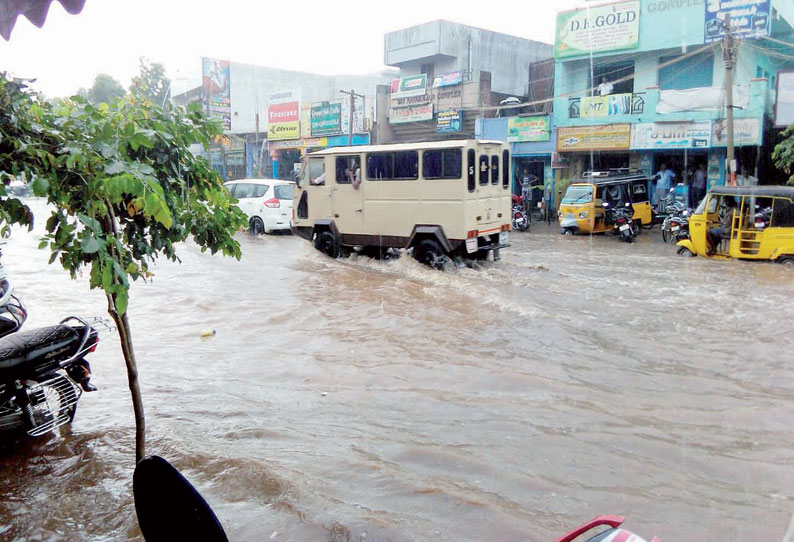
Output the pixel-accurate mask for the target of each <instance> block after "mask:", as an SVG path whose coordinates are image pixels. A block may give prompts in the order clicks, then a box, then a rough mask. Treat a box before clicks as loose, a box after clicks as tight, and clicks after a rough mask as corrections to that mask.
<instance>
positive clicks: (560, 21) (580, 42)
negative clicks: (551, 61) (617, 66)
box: [554, 0, 640, 58]
mask: <svg viewBox="0 0 794 542" xmlns="http://www.w3.org/2000/svg"><path fill="white" fill-rule="evenodd" d="M639 32H640V2H639V0H634V1H631V2H620V3H617V4H609V5H606V6H595V7H591V8H588V9H577V10H573V11H564V12H562V13H560V14H558V15H557V35H556V38H555V41H554V57H555V58H565V57H569V56H579V55H585V54H589V53H590V52H591V51H592V52H594V53H602V52H604V51H619V50H622V49H635V48H636V47H637V45H638V43H639Z"/></svg>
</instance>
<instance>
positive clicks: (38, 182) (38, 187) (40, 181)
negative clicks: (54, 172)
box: [30, 176, 50, 198]
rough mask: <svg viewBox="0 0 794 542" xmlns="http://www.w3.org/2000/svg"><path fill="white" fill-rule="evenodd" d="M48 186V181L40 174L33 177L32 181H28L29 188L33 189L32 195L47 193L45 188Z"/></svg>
mask: <svg viewBox="0 0 794 542" xmlns="http://www.w3.org/2000/svg"><path fill="white" fill-rule="evenodd" d="M49 186H50V183H49V182H48V181H47V179H46V178H45V177H41V176H37V177H36V178H35V179H33V182H31V183H30V189H31V190H32V191H33V195H34V196H37V197H39V198H40V197H42V196H46V195H47V188H48V187H49Z"/></svg>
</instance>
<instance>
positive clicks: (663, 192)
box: [653, 163, 675, 211]
mask: <svg viewBox="0 0 794 542" xmlns="http://www.w3.org/2000/svg"><path fill="white" fill-rule="evenodd" d="M653 178H654V179H655V180H656V207H657V208H658V209H659V210H660V211H664V200H665V198H666V197H667V193H668V192H669V191H670V187H671V186H672V185H673V179H675V172H674V171H673V170H672V169H667V164H665V163H662V164H661V165H660V166H659V171H658V172H657V173H656V175H654V176H653Z"/></svg>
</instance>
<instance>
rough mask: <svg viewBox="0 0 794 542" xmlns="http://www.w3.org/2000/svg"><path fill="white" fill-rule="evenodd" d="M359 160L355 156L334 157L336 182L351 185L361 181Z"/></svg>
mask: <svg viewBox="0 0 794 542" xmlns="http://www.w3.org/2000/svg"><path fill="white" fill-rule="evenodd" d="M360 164H361V158H360V157H359V156H358V155H357V154H353V155H349V156H337V157H336V182H337V183H338V184H352V183H353V182H356V183H357V182H358V181H360V180H361V165H360Z"/></svg>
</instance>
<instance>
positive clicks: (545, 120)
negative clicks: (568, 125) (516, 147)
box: [507, 116, 549, 143]
mask: <svg viewBox="0 0 794 542" xmlns="http://www.w3.org/2000/svg"><path fill="white" fill-rule="evenodd" d="M548 140H549V117H548V116H545V117H510V118H508V119H507V141H508V142H509V143H520V142H522V141H548Z"/></svg>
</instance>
